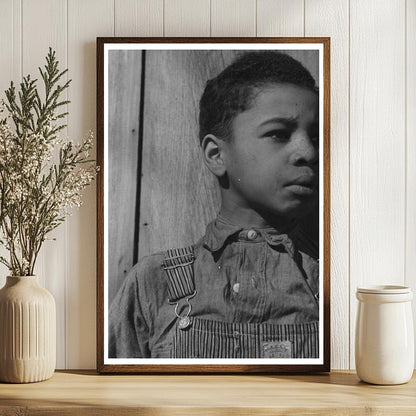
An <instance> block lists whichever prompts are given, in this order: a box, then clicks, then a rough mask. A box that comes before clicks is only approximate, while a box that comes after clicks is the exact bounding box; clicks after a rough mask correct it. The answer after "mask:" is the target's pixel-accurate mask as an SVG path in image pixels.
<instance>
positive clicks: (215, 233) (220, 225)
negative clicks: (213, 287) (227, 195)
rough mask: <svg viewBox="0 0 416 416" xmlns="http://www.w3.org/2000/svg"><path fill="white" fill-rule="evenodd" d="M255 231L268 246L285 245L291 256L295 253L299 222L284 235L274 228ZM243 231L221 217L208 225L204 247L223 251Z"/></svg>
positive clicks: (290, 226) (291, 226)
mask: <svg viewBox="0 0 416 416" xmlns="http://www.w3.org/2000/svg"><path fill="white" fill-rule="evenodd" d="M253 229H254V230H256V231H258V232H259V234H261V235H262V236H263V237H264V239H265V240H266V241H267V243H268V244H270V245H272V246H278V245H284V246H285V248H286V250H287V251H288V252H290V253H291V254H293V253H294V244H293V242H292V239H293V238H295V237H296V235H297V229H298V224H297V222H293V223H291V224H290V225H289V226H288V227H287V229H286V230H285V232H284V233H282V232H279V231H278V230H276V229H275V228H273V227H267V228H257V227H253ZM243 230H244V228H243V227H241V226H239V225H236V224H232V223H230V222H229V221H228V220H226V219H225V218H224V217H221V216H220V215H219V216H218V217H217V218H216V219H215V220H214V221H212V222H211V223H210V224H208V226H207V229H206V233H205V237H204V242H203V245H204V247H205V248H207V249H208V250H210V251H212V252H215V251H218V250H221V249H222V248H223V247H224V245H225V243H226V242H227V240H228V239H230V238H231V237H233V236H236V235H237V234H239V233H240V232H242V231H243ZM247 230H248V229H247ZM289 236H290V237H289Z"/></svg>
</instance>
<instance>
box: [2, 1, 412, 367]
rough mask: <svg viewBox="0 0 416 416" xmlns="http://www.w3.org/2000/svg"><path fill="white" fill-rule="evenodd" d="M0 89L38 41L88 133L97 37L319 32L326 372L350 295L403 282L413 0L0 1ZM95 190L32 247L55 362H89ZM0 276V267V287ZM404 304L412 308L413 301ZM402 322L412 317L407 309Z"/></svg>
mask: <svg viewBox="0 0 416 416" xmlns="http://www.w3.org/2000/svg"><path fill="white" fill-rule="evenodd" d="M0 10H1V13H0V89H1V90H0V97H1V98H3V97H4V94H3V91H4V89H5V88H7V87H8V84H9V82H10V80H14V81H19V80H20V79H21V76H22V74H27V73H29V72H30V73H31V74H33V75H34V76H36V77H37V76H38V75H37V67H38V66H40V65H43V59H44V56H45V55H46V53H47V50H48V47H49V46H52V47H53V48H54V49H55V50H56V52H57V56H58V59H59V60H60V62H61V66H62V68H64V67H66V66H68V68H69V75H68V76H69V78H72V79H73V82H72V84H71V87H70V89H69V91H68V97H69V99H70V100H71V101H72V103H71V104H70V105H69V106H68V108H69V111H70V116H69V119H68V128H67V129H66V130H65V131H64V132H63V134H64V135H65V136H66V135H68V136H69V137H70V138H72V139H74V140H75V141H79V140H81V138H82V137H83V136H84V135H85V134H86V133H87V132H88V130H90V129H91V130H95V114H96V108H95V40H96V37H97V36H184V37H187V36H248V37H250V36H256V35H257V36H275V37H278V36H330V37H331V38H332V40H331V75H332V91H331V99H332V103H331V142H332V144H331V161H332V167H331V183H332V198H331V202H332V218H331V227H332V235H331V245H332V247H331V248H332V253H331V254H332V255H331V267H332V273H331V285H332V288H331V291H332V295H331V319H332V323H331V345H332V357H331V359H332V368H334V369H335V368H343V369H348V368H354V331H355V317H356V307H357V304H356V300H355V289H356V287H357V286H359V285H365V284H374V283H383V282H390V283H398V284H403V283H405V284H407V285H410V286H412V287H413V288H414V289H416V271H415V270H416V255H415V254H416V0H367V1H365V2H363V1H359V0H293V1H286V0H198V1H195V0H36V1H34V0H0ZM95 209H96V205H95V184H94V185H93V186H91V187H90V189H88V190H87V192H86V193H85V197H84V205H83V206H82V207H81V208H80V209H79V210H77V211H75V212H74V215H73V216H71V217H70V219H69V220H68V222H67V223H66V224H65V225H63V226H62V227H61V228H60V229H58V230H57V231H56V232H55V233H54V235H53V237H56V238H57V241H53V242H46V243H45V247H44V249H43V250H42V254H41V257H40V259H39V262H38V267H37V270H36V272H37V273H38V274H39V276H40V278H41V281H42V284H44V285H45V286H46V287H47V288H48V289H49V290H50V291H51V292H52V293H53V294H54V296H55V300H56V303H57V314H58V316H57V318H58V340H57V341H58V351H57V357H58V363H57V365H58V368H72V369H75V368H95V365H96V362H95V355H96V352H95V351H96V346H95V301H96V299H95V284H96V275H95V274H96V272H95V258H96V243H95V236H96V229H95V222H96V217H95ZM6 274H7V270H5V269H4V268H1V269H0V284H3V283H4V281H5V276H6ZM414 308H416V303H414ZM415 317H416V312H415Z"/></svg>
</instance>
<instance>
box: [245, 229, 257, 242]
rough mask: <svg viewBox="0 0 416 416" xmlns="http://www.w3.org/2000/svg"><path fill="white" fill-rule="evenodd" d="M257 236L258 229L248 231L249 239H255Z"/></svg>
mask: <svg viewBox="0 0 416 416" xmlns="http://www.w3.org/2000/svg"><path fill="white" fill-rule="evenodd" d="M256 237H257V231H256V230H249V231H248V232H247V238H248V239H249V240H254V239H255V238H256Z"/></svg>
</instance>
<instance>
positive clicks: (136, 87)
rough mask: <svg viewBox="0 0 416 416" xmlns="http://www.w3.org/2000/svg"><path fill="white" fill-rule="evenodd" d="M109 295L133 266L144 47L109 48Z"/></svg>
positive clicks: (111, 295) (112, 296)
mask: <svg viewBox="0 0 416 416" xmlns="http://www.w3.org/2000/svg"><path fill="white" fill-rule="evenodd" d="M108 55H109V57H108V59H109V66H108V69H109V80H108V81H109V87H108V92H109V97H108V100H109V104H108V110H109V114H108V118H109V122H108V126H109V133H108V134H109V136H108V158H109V159H108V161H109V166H108V178H109V179H108V181H109V183H108V201H109V204H108V215H109V221H108V253H109V259H108V276H109V287H108V298H109V303H111V300H112V299H113V298H114V296H115V295H116V293H117V290H118V288H119V287H120V285H121V284H122V282H123V280H124V278H125V277H126V275H127V273H128V272H129V271H130V269H131V267H132V266H133V264H134V263H133V257H134V254H133V253H134V237H135V235H134V234H135V224H136V203H137V193H136V189H137V180H138V174H139V172H138V169H139V160H138V157H139V153H138V149H139V139H140V138H139V114H140V105H141V77H142V51H122V50H113V51H110V52H109V54H108Z"/></svg>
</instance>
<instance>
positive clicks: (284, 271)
mask: <svg viewBox="0 0 416 416" xmlns="http://www.w3.org/2000/svg"><path fill="white" fill-rule="evenodd" d="M318 109H319V105H318V92H317V87H316V86H315V81H314V79H313V78H312V76H311V75H310V73H309V72H308V71H307V70H306V69H305V68H304V67H303V66H302V65H301V64H300V63H299V62H298V61H296V60H295V59H293V58H291V57H289V56H288V55H285V54H281V53H278V52H274V51H264V52H248V53H245V54H243V55H241V56H240V57H238V58H237V59H236V60H235V61H234V63H232V64H231V65H230V66H228V67H227V68H225V69H224V70H223V71H222V72H221V73H220V74H219V75H218V76H217V77H216V78H214V79H212V80H210V81H208V83H207V84H206V87H205V90H204V93H203V95H202V98H201V101H200V118H199V124H200V140H201V148H202V152H203V156H204V160H205V163H206V165H207V166H208V168H209V170H210V171H211V172H212V173H213V174H214V175H215V176H216V177H217V178H218V181H219V184H220V189H221V200H222V202H221V209H220V212H219V215H218V217H217V218H216V219H215V220H214V221H213V222H212V223H210V224H209V225H208V227H207V230H206V234H205V236H204V237H203V238H202V239H201V240H200V241H199V242H197V243H196V244H195V245H194V246H192V247H187V248H183V249H177V250H168V252H166V253H158V254H154V255H152V256H149V257H146V258H143V259H142V260H141V261H140V262H139V263H138V264H137V265H136V266H134V268H133V269H132V271H131V272H130V274H129V276H128V277H127V278H126V280H125V282H124V284H123V286H122V287H121V288H120V290H119V292H118V294H117V296H116V298H115V299H114V301H113V303H112V305H111V308H110V311H109V357H112V358H147V357H149V358H150V357H151V358H315V357H318V356H319V336H318V327H319V300H318V299H319V295H318V292H319V267H318V252H319V250H318V247H317V244H315V243H314V242H313V241H312V240H311V239H310V238H307V237H306V235H305V233H303V232H302V230H301V229H300V227H299V226H298V223H299V220H300V219H301V218H302V217H304V216H305V215H306V214H307V213H309V212H310V211H311V210H312V209H313V208H314V207H316V203H317V197H318V174H319V171H318V168H319V143H318V141H319V140H318V136H319V123H318V120H319V114H318Z"/></svg>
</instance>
